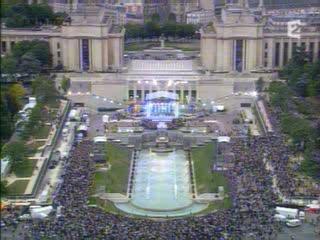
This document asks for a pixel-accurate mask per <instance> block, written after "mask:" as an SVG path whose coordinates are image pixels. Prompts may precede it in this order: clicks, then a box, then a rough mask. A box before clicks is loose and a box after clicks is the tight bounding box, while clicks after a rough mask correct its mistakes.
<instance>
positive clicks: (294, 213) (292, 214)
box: [276, 207, 298, 218]
mask: <svg viewBox="0 0 320 240" xmlns="http://www.w3.org/2000/svg"><path fill="white" fill-rule="evenodd" d="M276 212H277V213H278V214H280V215H282V216H285V217H287V218H297V217H298V209H295V208H285V207H276Z"/></svg>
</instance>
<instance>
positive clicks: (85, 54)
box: [81, 39, 90, 71]
mask: <svg viewBox="0 0 320 240" xmlns="http://www.w3.org/2000/svg"><path fill="white" fill-rule="evenodd" d="M81 58H82V70H84V71H88V70H89V67H90V60H89V40H88V39H82V56H81Z"/></svg>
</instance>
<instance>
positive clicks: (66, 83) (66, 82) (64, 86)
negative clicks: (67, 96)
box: [61, 76, 70, 92]
mask: <svg viewBox="0 0 320 240" xmlns="http://www.w3.org/2000/svg"><path fill="white" fill-rule="evenodd" d="M61 88H62V89H63V91H64V92H67V91H68V89H69V88H70V78H67V77H65V76H63V79H62V80H61Z"/></svg>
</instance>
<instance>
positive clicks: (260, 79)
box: [256, 77, 264, 92]
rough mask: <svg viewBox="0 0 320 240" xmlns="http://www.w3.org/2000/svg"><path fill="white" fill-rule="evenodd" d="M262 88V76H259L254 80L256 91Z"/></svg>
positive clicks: (260, 90)
mask: <svg viewBox="0 0 320 240" xmlns="http://www.w3.org/2000/svg"><path fill="white" fill-rule="evenodd" d="M263 88H264V81H263V78H262V77H260V78H259V79H258V81H257V82H256V91H257V92H262V91H263Z"/></svg>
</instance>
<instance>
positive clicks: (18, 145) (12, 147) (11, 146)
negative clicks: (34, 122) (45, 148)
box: [2, 141, 28, 168]
mask: <svg viewBox="0 0 320 240" xmlns="http://www.w3.org/2000/svg"><path fill="white" fill-rule="evenodd" d="M27 151H28V148H27V147H26V145H25V144H24V142H22V141H15V142H10V143H7V144H6V145H4V146H3V150H2V154H3V156H8V157H9V161H10V162H11V164H12V168H15V167H16V166H17V165H18V164H19V163H21V162H22V161H24V160H25V157H26V155H27Z"/></svg>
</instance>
